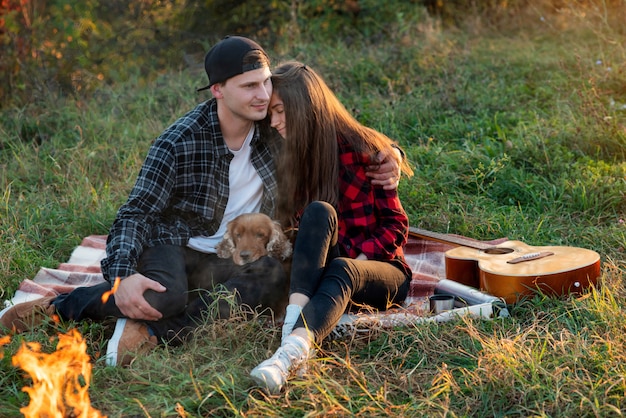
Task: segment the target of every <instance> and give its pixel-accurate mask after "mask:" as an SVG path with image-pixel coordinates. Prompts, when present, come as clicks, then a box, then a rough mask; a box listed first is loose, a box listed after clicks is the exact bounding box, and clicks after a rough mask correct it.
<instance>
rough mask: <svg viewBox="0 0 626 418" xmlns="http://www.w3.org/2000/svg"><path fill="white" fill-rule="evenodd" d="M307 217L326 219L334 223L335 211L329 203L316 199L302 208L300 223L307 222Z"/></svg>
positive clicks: (335, 218)
mask: <svg viewBox="0 0 626 418" xmlns="http://www.w3.org/2000/svg"><path fill="white" fill-rule="evenodd" d="M309 219H314V220H319V219H328V220H329V222H334V223H336V222H337V211H336V210H335V208H334V207H333V206H332V205H331V204H330V203H327V202H323V201H321V200H317V201H314V202H311V203H309V204H308V205H307V207H306V208H304V212H303V213H302V220H301V223H302V222H307V221H308V220H309Z"/></svg>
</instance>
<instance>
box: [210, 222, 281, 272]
mask: <svg viewBox="0 0 626 418" xmlns="http://www.w3.org/2000/svg"><path fill="white" fill-rule="evenodd" d="M216 250H217V256H218V257H221V258H229V257H232V258H233V261H234V263H235V264H237V265H240V266H242V265H244V264H248V263H252V262H254V261H256V260H258V259H259V258H261V257H263V256H265V255H269V256H272V257H275V258H277V259H279V260H282V261H284V260H286V259H287V258H289V256H291V251H292V246H291V242H290V241H289V239H288V238H287V236H286V235H285V234H284V233H283V230H282V228H281V227H280V224H279V223H278V222H276V221H274V220H272V218H270V217H269V216H267V215H265V214H263V213H245V214H243V215H239V216H237V217H236V218H235V219H233V220H232V221H230V222H229V223H228V225H227V226H226V233H225V234H224V238H223V240H222V241H221V242H220V243H219V244H217V247H216Z"/></svg>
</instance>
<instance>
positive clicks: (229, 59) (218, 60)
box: [197, 36, 270, 91]
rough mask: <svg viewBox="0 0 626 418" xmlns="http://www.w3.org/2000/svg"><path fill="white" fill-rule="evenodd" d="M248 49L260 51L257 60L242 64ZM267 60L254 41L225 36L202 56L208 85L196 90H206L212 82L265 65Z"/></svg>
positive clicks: (222, 80) (219, 81)
mask: <svg viewBox="0 0 626 418" xmlns="http://www.w3.org/2000/svg"><path fill="white" fill-rule="evenodd" d="M250 51H259V52H261V55H259V60H257V61H256V62H252V63H248V64H244V63H243V59H244V57H245V56H246V54H248V53H249V52H250ZM263 58H265V59H263ZM269 61H270V60H269V57H268V56H267V54H266V53H265V51H264V50H263V48H261V46H260V45H259V44H257V43H256V42H254V41H252V40H250V39H248V38H244V37H243V36H227V37H225V38H224V39H222V40H221V41H219V42H218V43H217V44H215V45H214V46H213V47H212V48H211V49H210V50H209V52H208V53H207V54H206V57H204V69H205V70H206V74H207V76H209V85H208V86H205V87H202V88H199V89H198V90H197V91H203V90H207V89H208V88H210V87H211V86H212V85H213V84H217V83H223V82H225V81H226V80H228V79H229V78H231V77H234V76H236V75H239V74H243V73H245V72H246V71H252V70H256V69H259V68H263V67H266V66H268V65H269Z"/></svg>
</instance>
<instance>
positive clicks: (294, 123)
mask: <svg viewBox="0 0 626 418" xmlns="http://www.w3.org/2000/svg"><path fill="white" fill-rule="evenodd" d="M272 84H273V88H274V94H278V96H279V97H280V99H281V100H282V101H283V105H284V111H285V122H286V125H287V138H286V139H285V141H284V143H283V147H282V153H281V158H279V161H278V166H277V176H278V186H279V197H278V211H277V216H278V219H279V220H280V221H281V223H282V225H283V227H289V226H293V224H294V222H295V216H296V215H297V214H298V213H300V212H301V211H302V210H303V209H304V207H305V206H306V205H307V204H309V203H310V202H312V201H315V200H322V201H326V202H328V203H330V204H332V205H333V206H335V207H336V206H337V202H338V199H339V187H338V180H339V151H338V145H337V138H338V137H342V138H344V139H345V140H347V141H349V142H350V144H351V145H352V146H353V147H354V149H355V150H357V151H358V152H366V153H368V154H370V155H371V160H372V164H375V163H376V161H375V156H376V154H377V153H378V152H379V151H381V150H385V149H387V150H389V149H390V148H391V146H392V144H393V141H392V140H391V139H390V138H389V137H387V136H386V135H384V134H382V133H380V132H378V131H376V130H374V129H371V128H368V127H366V126H363V125H361V123H359V122H358V121H357V120H356V119H355V118H354V117H353V116H352V115H351V114H350V113H349V112H348V110H347V109H346V108H345V107H344V106H343V104H341V102H340V101H339V99H337V96H335V94H334V93H333V92H332V91H331V90H330V88H329V87H328V86H327V85H326V83H325V82H324V80H323V79H322V78H321V77H320V76H319V75H318V74H317V73H316V72H315V71H314V70H313V69H311V68H310V67H308V66H305V65H304V64H302V63H299V62H295V61H292V62H287V63H284V64H282V65H280V66H279V67H277V68H276V69H275V70H274V71H273V72H272ZM402 171H403V172H404V173H405V174H407V175H412V174H413V171H412V170H411V168H410V166H409V165H408V163H406V161H405V162H403V164H402Z"/></svg>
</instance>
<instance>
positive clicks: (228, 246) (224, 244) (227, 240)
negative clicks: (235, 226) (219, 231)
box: [215, 221, 235, 258]
mask: <svg viewBox="0 0 626 418" xmlns="http://www.w3.org/2000/svg"><path fill="white" fill-rule="evenodd" d="M231 223H232V221H231ZM230 227H231V225H230V224H229V225H228V226H227V228H226V233H225V234H224V238H222V240H221V241H220V242H219V244H217V245H216V246H215V251H216V252H217V256H218V257H219V258H230V257H232V256H233V252H234V251H235V243H234V242H233V239H232V238H231V234H230V229H231V228H230Z"/></svg>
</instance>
